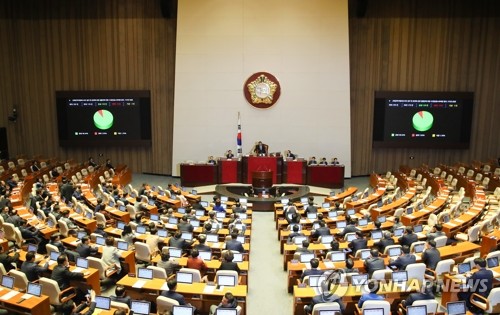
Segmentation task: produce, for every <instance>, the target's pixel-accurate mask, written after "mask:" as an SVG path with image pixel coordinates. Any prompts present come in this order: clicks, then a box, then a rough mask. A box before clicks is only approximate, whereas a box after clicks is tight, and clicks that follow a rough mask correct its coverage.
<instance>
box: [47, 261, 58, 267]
mask: <svg viewBox="0 0 500 315" xmlns="http://www.w3.org/2000/svg"><path fill="white" fill-rule="evenodd" d="M55 264H57V261H55V260H49V266H53V265H55Z"/></svg>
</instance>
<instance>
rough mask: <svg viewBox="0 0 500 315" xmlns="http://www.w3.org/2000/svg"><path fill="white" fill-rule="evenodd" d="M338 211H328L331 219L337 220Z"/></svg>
mask: <svg viewBox="0 0 500 315" xmlns="http://www.w3.org/2000/svg"><path fill="white" fill-rule="evenodd" d="M337 215H338V214H337V211H335V210H332V211H328V217H329V218H336V217H337Z"/></svg>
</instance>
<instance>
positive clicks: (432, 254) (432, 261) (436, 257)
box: [422, 248, 441, 270]
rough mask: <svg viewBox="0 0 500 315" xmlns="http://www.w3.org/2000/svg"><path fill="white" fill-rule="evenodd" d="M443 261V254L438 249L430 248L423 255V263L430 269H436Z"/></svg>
mask: <svg viewBox="0 0 500 315" xmlns="http://www.w3.org/2000/svg"><path fill="white" fill-rule="evenodd" d="M440 260H441V253H440V252H439V250H437V248H429V249H426V250H425V251H424V253H423V254H422V261H423V262H424V263H425V264H426V265H427V268H429V269H433V270H434V269H436V266H437V263H438V262H439V261H440Z"/></svg>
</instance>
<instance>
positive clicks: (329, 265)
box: [324, 261, 335, 269]
mask: <svg viewBox="0 0 500 315" xmlns="http://www.w3.org/2000/svg"><path fill="white" fill-rule="evenodd" d="M324 264H325V267H326V268H328V269H333V268H335V264H334V263H333V262H331V261H327V262H325V263H324Z"/></svg>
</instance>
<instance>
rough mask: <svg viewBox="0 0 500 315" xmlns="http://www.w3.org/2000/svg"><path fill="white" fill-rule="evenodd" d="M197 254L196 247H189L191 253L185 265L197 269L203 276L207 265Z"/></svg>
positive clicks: (198, 253)
mask: <svg viewBox="0 0 500 315" xmlns="http://www.w3.org/2000/svg"><path fill="white" fill-rule="evenodd" d="M199 256H200V252H199V251H198V250H197V249H196V248H193V249H191V255H190V256H189V257H188V260H187V264H186V267H188V268H191V269H197V270H199V271H200V274H201V276H202V277H204V276H205V274H206V273H207V270H208V267H207V265H206V264H205V262H204V261H203V259H201V258H200V257H199Z"/></svg>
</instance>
